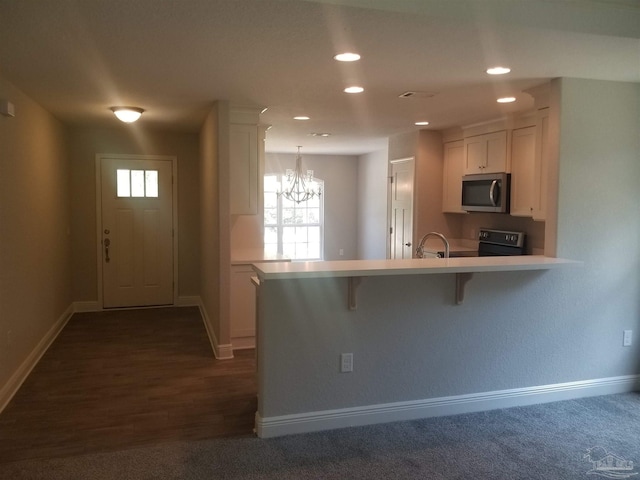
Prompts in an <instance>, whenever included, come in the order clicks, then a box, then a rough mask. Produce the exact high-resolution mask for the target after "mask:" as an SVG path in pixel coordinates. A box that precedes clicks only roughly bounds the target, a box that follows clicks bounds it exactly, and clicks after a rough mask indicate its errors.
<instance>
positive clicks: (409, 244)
mask: <svg viewBox="0 0 640 480" xmlns="http://www.w3.org/2000/svg"><path fill="white" fill-rule="evenodd" d="M413 170H414V160H413V158H408V159H403V160H392V161H391V193H390V203H391V205H390V209H389V212H390V219H389V227H390V228H389V233H390V235H391V239H390V258H393V259H401V258H412V257H413V250H414V247H413V175H414V173H413Z"/></svg>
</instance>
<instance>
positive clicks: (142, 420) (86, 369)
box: [0, 307, 256, 463]
mask: <svg viewBox="0 0 640 480" xmlns="http://www.w3.org/2000/svg"><path fill="white" fill-rule="evenodd" d="M235 356H236V358H234V359H233V360H216V359H215V358H214V356H213V353H212V350H211V346H210V344H209V340H208V338H207V334H206V331H205V328H204V325H203V323H202V319H201V317H200V313H199V310H198V309H197V308H191V307H188V308H158V309H144V310H128V311H114V312H111V311H109V312H98V313H82V314H75V315H74V316H73V317H72V318H71V319H70V320H69V322H68V323H67V325H66V327H65V328H64V330H63V331H62V332H61V333H60V335H59V336H58V338H57V339H56V340H55V342H54V343H53V344H52V345H51V347H50V348H49V350H48V351H47V352H46V354H45V355H44V356H43V357H42V359H41V360H40V362H39V363H38V365H37V366H36V367H35V369H34V370H33V371H32V372H31V375H30V376H29V377H28V378H27V380H26V381H25V383H24V384H23V385H22V387H21V388H20V390H19V391H18V393H17V394H16V395H15V397H14V398H13V399H12V401H11V402H10V403H9V405H8V406H7V408H5V410H4V411H3V412H2V414H0V463H5V462H11V461H16V460H23V459H30V458H42V457H58V456H67V455H77V454H82V453H95V452H99V451H108V450H116V449H122V448H127V447H132V446H137V445H148V444H152V443H159V442H165V441H174V440H195V439H206V438H213V437H222V436H236V435H251V434H252V430H253V422H254V414H255V411H256V377H255V359H254V351H253V350H244V351H239V352H236V354H235Z"/></svg>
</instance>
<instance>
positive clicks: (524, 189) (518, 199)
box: [511, 127, 536, 217]
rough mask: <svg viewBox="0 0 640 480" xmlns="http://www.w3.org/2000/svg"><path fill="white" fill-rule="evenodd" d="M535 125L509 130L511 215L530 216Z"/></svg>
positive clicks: (531, 212) (531, 210) (531, 208)
mask: <svg viewBox="0 0 640 480" xmlns="http://www.w3.org/2000/svg"><path fill="white" fill-rule="evenodd" d="M535 146H536V127H526V128H519V129H517V130H513V132H511V215H514V216H517V217H531V216H532V214H533V184H534V175H533V172H534V164H535Z"/></svg>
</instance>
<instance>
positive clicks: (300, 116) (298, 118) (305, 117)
mask: <svg viewBox="0 0 640 480" xmlns="http://www.w3.org/2000/svg"><path fill="white" fill-rule="evenodd" d="M293 119H294V120H310V118H309V117H307V116H305V115H299V116H297V117H293Z"/></svg>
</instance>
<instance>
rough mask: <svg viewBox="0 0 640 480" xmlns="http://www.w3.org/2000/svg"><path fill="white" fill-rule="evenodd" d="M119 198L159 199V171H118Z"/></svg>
mask: <svg viewBox="0 0 640 480" xmlns="http://www.w3.org/2000/svg"><path fill="white" fill-rule="evenodd" d="M116 182H117V194H118V197H134V198H136V197H137V198H145V197H146V198H157V197H158V171H157V170H124V169H118V170H117V171H116Z"/></svg>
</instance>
